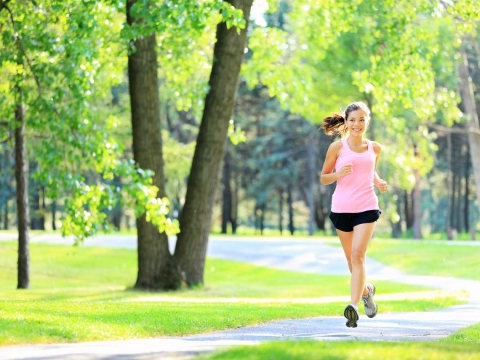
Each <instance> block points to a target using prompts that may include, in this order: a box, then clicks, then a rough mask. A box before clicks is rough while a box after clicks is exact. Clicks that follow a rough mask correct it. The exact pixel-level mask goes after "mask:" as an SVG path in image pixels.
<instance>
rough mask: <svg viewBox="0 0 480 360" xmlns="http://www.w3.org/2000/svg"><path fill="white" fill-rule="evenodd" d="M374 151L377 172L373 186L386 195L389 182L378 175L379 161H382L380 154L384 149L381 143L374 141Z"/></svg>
mask: <svg viewBox="0 0 480 360" xmlns="http://www.w3.org/2000/svg"><path fill="white" fill-rule="evenodd" d="M372 145H373V150H374V151H375V154H376V155H377V156H376V159H375V172H374V175H373V184H374V185H375V186H376V187H378V188H379V189H380V192H382V193H384V192H386V191H387V189H388V185H387V182H386V181H385V180H382V179H381V178H380V176H379V175H378V173H377V164H378V160H379V159H380V153H381V152H382V147H381V146H380V144H379V143H377V142H374V141H372Z"/></svg>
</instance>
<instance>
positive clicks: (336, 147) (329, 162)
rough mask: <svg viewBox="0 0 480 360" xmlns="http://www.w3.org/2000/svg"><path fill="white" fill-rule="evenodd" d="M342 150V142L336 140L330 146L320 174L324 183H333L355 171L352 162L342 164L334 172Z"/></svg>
mask: <svg viewBox="0 0 480 360" xmlns="http://www.w3.org/2000/svg"><path fill="white" fill-rule="evenodd" d="M341 150H342V142H341V141H336V142H334V143H333V144H331V145H330V146H329V147H328V151H327V155H326V156H325V162H324V163H323V169H322V172H321V175H320V182H321V183H322V184H323V185H330V184H333V183H334V182H335V181H337V180H338V179H340V178H341V177H344V176H346V175H348V174H351V173H352V172H353V168H352V164H346V165H344V166H342V168H341V169H340V170H339V171H336V172H333V168H334V167H335V162H336V161H337V157H338V154H340V151H341Z"/></svg>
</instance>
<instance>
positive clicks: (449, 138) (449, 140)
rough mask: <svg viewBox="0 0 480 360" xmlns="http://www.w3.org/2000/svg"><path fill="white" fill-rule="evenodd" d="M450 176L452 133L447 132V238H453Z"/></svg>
mask: <svg viewBox="0 0 480 360" xmlns="http://www.w3.org/2000/svg"><path fill="white" fill-rule="evenodd" d="M451 177H452V134H451V133H447V173H446V175H445V182H446V184H445V185H446V186H445V187H446V189H447V213H446V216H445V231H446V232H447V240H453V234H452V221H451V213H452V199H451V191H452V190H451V181H450V179H451Z"/></svg>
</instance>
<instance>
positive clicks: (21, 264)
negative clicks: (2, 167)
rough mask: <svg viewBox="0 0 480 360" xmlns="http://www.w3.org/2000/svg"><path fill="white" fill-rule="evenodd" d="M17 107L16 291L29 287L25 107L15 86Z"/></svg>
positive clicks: (28, 216) (17, 86) (21, 94)
mask: <svg viewBox="0 0 480 360" xmlns="http://www.w3.org/2000/svg"><path fill="white" fill-rule="evenodd" d="M15 88H16V95H17V99H16V102H17V107H16V109H15V121H16V129H15V180H16V183H17V219H18V221H17V229H18V282H17V289H28V288H29V287H30V254H29V246H28V242H29V227H30V214H29V209H28V160H27V146H26V136H25V127H26V121H25V106H24V103H23V90H22V88H21V87H20V85H18V84H17V85H16V86H15Z"/></svg>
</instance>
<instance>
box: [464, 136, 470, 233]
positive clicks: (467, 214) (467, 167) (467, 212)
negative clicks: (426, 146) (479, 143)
mask: <svg viewBox="0 0 480 360" xmlns="http://www.w3.org/2000/svg"><path fill="white" fill-rule="evenodd" d="M469 149H470V147H469V146H468V144H467V156H466V159H465V168H464V169H465V174H464V176H465V193H464V200H463V221H464V226H465V231H466V232H467V233H468V232H469V231H470V219H469V217H470V206H469V203H470V199H469V197H470V190H469V189H470V187H469V186H468V185H469V184H468V183H469V182H470V159H469V156H470V150H469Z"/></svg>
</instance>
